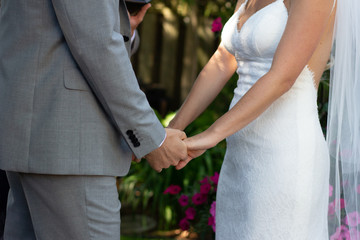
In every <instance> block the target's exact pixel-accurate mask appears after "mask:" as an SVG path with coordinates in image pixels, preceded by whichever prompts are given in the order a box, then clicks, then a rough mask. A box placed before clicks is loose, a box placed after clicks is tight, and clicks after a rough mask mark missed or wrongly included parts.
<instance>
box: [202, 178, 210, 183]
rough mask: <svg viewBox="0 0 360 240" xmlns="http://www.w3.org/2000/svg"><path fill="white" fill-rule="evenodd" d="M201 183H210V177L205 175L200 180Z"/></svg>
mask: <svg viewBox="0 0 360 240" xmlns="http://www.w3.org/2000/svg"><path fill="white" fill-rule="evenodd" d="M200 183H201V184H206V183H209V180H208V177H204V179H203V180H201V181H200Z"/></svg>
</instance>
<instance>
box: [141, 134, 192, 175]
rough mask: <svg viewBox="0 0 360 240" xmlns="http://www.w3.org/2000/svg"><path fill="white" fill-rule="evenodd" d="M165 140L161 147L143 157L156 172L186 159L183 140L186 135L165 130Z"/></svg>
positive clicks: (185, 148)
mask: <svg viewBox="0 0 360 240" xmlns="http://www.w3.org/2000/svg"><path fill="white" fill-rule="evenodd" d="M165 131H166V138H165V141H164V142H163V144H162V145H161V147H159V148H157V149H155V150H154V151H152V152H151V153H149V154H147V155H146V156H145V159H146V160H147V161H148V163H149V164H150V166H151V167H152V168H153V169H155V170H156V171H158V172H161V170H162V169H163V168H168V167H170V166H177V165H178V163H179V161H181V160H186V159H187V157H188V154H187V147H186V144H185V143H184V142H183V140H184V139H185V138H186V134H185V133H184V132H183V131H180V130H176V129H170V128H166V129H165Z"/></svg>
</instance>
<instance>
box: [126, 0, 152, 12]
mask: <svg viewBox="0 0 360 240" xmlns="http://www.w3.org/2000/svg"><path fill="white" fill-rule="evenodd" d="M150 1H151V0H125V3H126V7H127V9H128V11H129V13H130V14H131V15H136V14H137V13H138V12H139V11H140V9H141V8H142V7H143V6H144V5H145V4H147V3H149V2H150Z"/></svg>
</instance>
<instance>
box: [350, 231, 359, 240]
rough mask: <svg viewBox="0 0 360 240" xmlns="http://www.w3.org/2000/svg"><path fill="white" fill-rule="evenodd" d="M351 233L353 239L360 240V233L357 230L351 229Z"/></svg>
mask: <svg viewBox="0 0 360 240" xmlns="http://www.w3.org/2000/svg"><path fill="white" fill-rule="evenodd" d="M349 232H350V236H351V239H355V240H359V239H360V232H359V231H358V230H357V229H356V228H351V229H350V231H349Z"/></svg>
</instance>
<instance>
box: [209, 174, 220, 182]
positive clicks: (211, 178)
mask: <svg viewBox="0 0 360 240" xmlns="http://www.w3.org/2000/svg"><path fill="white" fill-rule="evenodd" d="M210 180H211V181H213V183H214V184H215V185H217V184H218V182H219V173H217V172H215V174H214V176H212V177H210Z"/></svg>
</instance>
